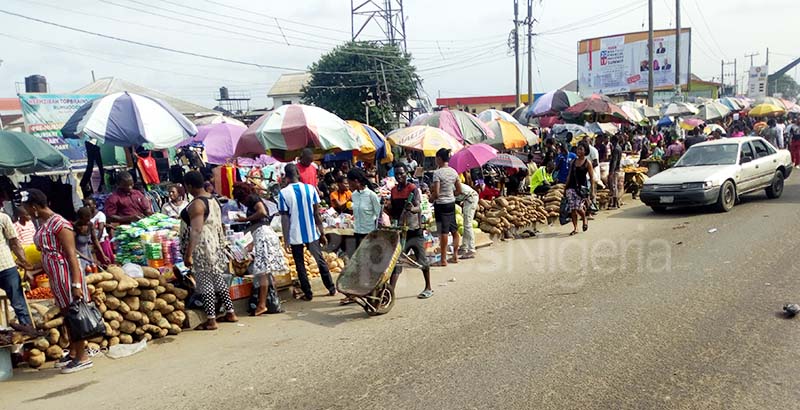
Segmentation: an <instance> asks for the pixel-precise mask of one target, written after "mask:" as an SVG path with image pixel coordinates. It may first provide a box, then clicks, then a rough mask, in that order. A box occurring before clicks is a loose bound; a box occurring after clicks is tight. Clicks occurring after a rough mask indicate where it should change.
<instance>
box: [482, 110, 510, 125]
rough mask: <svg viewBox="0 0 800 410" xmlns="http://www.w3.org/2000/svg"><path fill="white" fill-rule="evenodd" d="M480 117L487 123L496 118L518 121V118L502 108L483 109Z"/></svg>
mask: <svg viewBox="0 0 800 410" xmlns="http://www.w3.org/2000/svg"><path fill="white" fill-rule="evenodd" d="M478 119H479V120H481V121H483V122H484V123H485V124H489V122H491V121H494V120H504V121H511V122H517V119H516V118H514V117H513V116H512V115H511V114H509V113H507V112H505V111H500V110H484V111H481V112H480V114H478Z"/></svg>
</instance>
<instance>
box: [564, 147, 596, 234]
mask: <svg viewBox="0 0 800 410" xmlns="http://www.w3.org/2000/svg"><path fill="white" fill-rule="evenodd" d="M587 152H589V148H588V147H587V146H586V143H584V142H581V143H580V144H578V147H577V149H576V154H577V156H578V158H576V159H575V160H574V161H572V165H571V166H570V169H569V174H568V176H567V182H566V196H567V210H568V211H569V212H570V213H571V217H572V232H571V233H570V236H572V235H575V234H577V233H578V216H580V217H581V220H582V221H583V230H584V231H586V230H588V229H589V222H588V221H587V219H586V198H588V197H590V196H591V194H592V192H590V190H589V188H587V186H588V185H587V182H588V181H590V180H591V178H593V177H594V172H593V169H592V163H591V161H589V159H588V157H587V156H586V154H587Z"/></svg>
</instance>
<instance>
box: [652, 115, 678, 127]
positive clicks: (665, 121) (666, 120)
mask: <svg viewBox="0 0 800 410" xmlns="http://www.w3.org/2000/svg"><path fill="white" fill-rule="evenodd" d="M674 123H675V120H674V119H673V118H672V117H670V116H669V115H665V116H664V117H663V118H661V119H660V120H658V122H657V123H656V126H657V127H669V126H670V125H672V124H674Z"/></svg>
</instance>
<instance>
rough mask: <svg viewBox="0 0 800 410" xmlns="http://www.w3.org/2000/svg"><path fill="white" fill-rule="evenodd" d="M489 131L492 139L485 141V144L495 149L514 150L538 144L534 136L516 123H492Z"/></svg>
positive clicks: (498, 121)
mask: <svg viewBox="0 0 800 410" xmlns="http://www.w3.org/2000/svg"><path fill="white" fill-rule="evenodd" d="M489 129H490V130H492V132H493V133H494V138H492V139H490V140H486V144H489V145H491V146H492V147H495V148H497V149H504V148H505V149H515V148H522V147H524V146H526V145H535V144H538V143H539V137H537V136H536V134H534V133H533V132H531V130H529V129H528V128H527V127H525V126H523V125H520V124H519V123H517V122H516V121H514V122H510V121H504V120H497V121H492V122H490V123H489Z"/></svg>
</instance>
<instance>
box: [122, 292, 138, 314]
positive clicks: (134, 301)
mask: <svg viewBox="0 0 800 410" xmlns="http://www.w3.org/2000/svg"><path fill="white" fill-rule="evenodd" d="M122 301H123V302H125V303H126V304H127V305H128V307H130V309H131V310H132V311H137V312H138V311H139V298H138V297H136V296H127V297H125V298H123V299H122Z"/></svg>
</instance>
